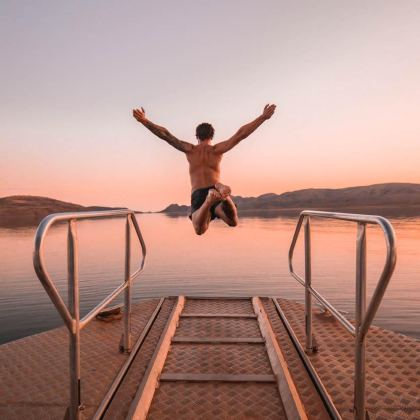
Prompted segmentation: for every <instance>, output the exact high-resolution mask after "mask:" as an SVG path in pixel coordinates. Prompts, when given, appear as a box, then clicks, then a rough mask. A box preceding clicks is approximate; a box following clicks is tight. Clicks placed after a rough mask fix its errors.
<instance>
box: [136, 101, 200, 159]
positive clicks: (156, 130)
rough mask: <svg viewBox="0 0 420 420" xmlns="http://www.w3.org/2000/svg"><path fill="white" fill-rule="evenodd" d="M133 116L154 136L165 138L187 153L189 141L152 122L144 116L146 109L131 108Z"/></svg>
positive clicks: (189, 145) (189, 148) (190, 148)
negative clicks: (180, 138)
mask: <svg viewBox="0 0 420 420" xmlns="http://www.w3.org/2000/svg"><path fill="white" fill-rule="evenodd" d="M133 117H134V118H135V119H136V120H137V121H138V122H139V123H142V124H143V125H144V126H145V127H146V128H148V129H149V130H150V131H151V132H152V133H153V134H154V135H155V136H158V137H159V138H161V139H162V140H165V141H166V142H167V143H169V144H170V145H171V146H173V147H175V149H178V150H179V151H181V152H184V153H187V152H190V151H191V150H192V148H193V145H192V144H191V143H188V142H186V141H182V140H179V139H177V138H176V137H175V136H174V135H172V134H171V133H170V132H169V131H168V130H167V129H166V128H165V127H161V126H160V125H157V124H154V123H152V122H151V121H149V120H148V119H147V118H146V111H145V110H144V109H143V108H141V109H133Z"/></svg>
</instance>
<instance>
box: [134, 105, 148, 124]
mask: <svg viewBox="0 0 420 420" xmlns="http://www.w3.org/2000/svg"><path fill="white" fill-rule="evenodd" d="M133 117H134V118H135V119H136V120H137V121H138V122H140V123H144V122H145V121H146V111H145V110H144V108H143V107H142V108H141V110H140V109H133Z"/></svg>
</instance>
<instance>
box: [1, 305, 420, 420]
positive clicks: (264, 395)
mask: <svg viewBox="0 0 420 420" xmlns="http://www.w3.org/2000/svg"><path fill="white" fill-rule="evenodd" d="M277 302H278V303H279V304H280V306H281V308H282V310H283V311H284V313H285V314H286V316H287V319H288V321H289V323H290V324H291V325H292V327H293V329H294V331H295V333H296V335H297V336H298V338H299V340H300V342H301V343H304V324H303V319H304V314H303V307H302V305H300V304H298V303H295V302H291V301H288V300H284V299H278V300H277ZM157 305H159V300H158V299H152V300H147V301H142V302H140V303H138V304H135V305H133V320H132V325H133V342H135V341H136V340H137V339H138V338H139V337H141V336H142V332H145V331H146V330H147V335H146V334H145V333H143V336H144V340H143V341H142V343H141V346H140V347H139V351H138V353H137V354H136V356H135V358H134V360H133V362H132V364H131V365H130V368H129V370H128V372H127V374H126V375H125V376H124V379H123V381H122V383H121V384H120V385H119V387H118V389H117V391H116V393H115V395H114V397H113V398H112V400H111V401H110V403H109V405H108V407H107V409H106V411H105V412H104V415H103V416H102V418H106V419H112V420H114V419H127V418H133V419H141V418H149V419H178V418H179V419H197V418H200V419H215V418H226V419H227V418H232V419H233V418H235V419H243V418H249V419H251V418H255V419H257V418H258V419H270V418H276V419H281V418H289V419H296V418H310V419H328V418H330V417H329V415H328V413H327V411H326V409H325V407H324V405H323V403H322V400H321V398H320V396H319V395H318V392H317V390H316V388H315V387H314V385H313V383H312V381H311V379H310V377H309V375H308V373H307V371H306V369H305V367H304V365H303V363H302V361H301V359H300V358H299V356H298V354H297V352H296V349H295V347H294V346H293V344H292V342H291V340H290V338H289V336H288V334H287V332H286V330H285V327H284V325H283V323H282V321H281V319H280V318H279V315H278V312H277V311H276V307H275V305H274V302H273V301H272V300H271V299H267V298H265V299H260V298H238V299H229V298H223V297H222V298H217V299H214V298H213V299H210V298H200V299H197V298H183V297H177V298H168V299H165V300H164V302H163V304H162V305H161V307H160V308H159V311H158V313H157V316H156V319H155V320H154V322H153V323H152V324H151V323H150V322H149V324H150V325H151V327H150V329H146V326H147V325H148V321H149V320H150V318H151V316H152V314H153V313H154V312H155V310H156V308H157ZM121 331H122V321H121V320H118V319H116V320H115V321H112V322H107V323H105V322H101V321H99V320H95V321H93V322H92V323H91V324H89V326H88V327H87V328H86V329H85V330H83V332H82V337H81V342H82V348H81V354H82V376H81V390H82V394H81V395H82V402H83V403H84V407H85V408H84V410H83V418H85V419H90V418H93V416H94V415H95V412H96V411H97V410H98V407H99V406H100V404H101V401H102V400H103V398H104V396H105V395H106V393H107V391H108V390H109V388H110V386H111V384H112V382H113V380H114V378H115V377H116V375H117V374H118V372H119V370H120V369H121V367H122V366H123V365H124V363H125V362H126V361H127V358H128V355H126V354H122V353H120V352H119V351H118V344H119V340H120V335H121ZM314 333H315V336H316V339H317V343H318V346H319V351H318V353H315V354H312V355H310V356H309V357H310V359H311V362H312V364H313V366H314V367H315V368H316V370H317V373H318V375H319V376H320V378H321V379H322V381H323V383H324V384H325V387H326V388H327V390H328V392H329V393H330V395H331V397H332V399H333V402H334V404H335V405H336V407H337V409H338V411H339V413H340V415H341V417H342V418H343V419H351V418H352V417H353V413H352V400H353V354H352V352H353V337H352V336H351V335H349V334H348V333H347V332H346V331H345V330H344V329H343V328H342V327H341V326H340V324H338V323H337V322H336V321H335V320H334V319H333V318H332V317H331V316H328V314H327V313H323V312H321V311H315V312H314ZM68 384H69V376H68V337H67V331H66V330H65V329H64V328H59V329H55V330H52V331H48V332H45V333H42V334H37V335H34V336H30V337H26V338H24V339H21V340H17V341H14V342H11V343H7V344H4V345H2V346H0V418H1V419H32V418H33V419H62V418H63V417H64V414H65V411H66V407H67V405H68V400H69V391H68V389H69V387H68ZM419 398H420V343H419V342H418V341H416V340H414V339H411V338H409V337H405V336H402V335H400V334H396V333H393V332H391V331H386V330H382V329H379V328H375V327H374V328H372V329H371V331H370V333H369V335H368V342H367V409H368V411H369V414H370V417H371V418H377V419H401V418H403V419H410V418H412V419H415V418H420V399H419Z"/></svg>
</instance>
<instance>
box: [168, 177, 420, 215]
mask: <svg viewBox="0 0 420 420" xmlns="http://www.w3.org/2000/svg"><path fill="white" fill-rule="evenodd" d="M232 198H233V200H234V201H235V203H236V205H237V206H238V211H239V212H240V213H246V214H250V215H251V214H252V213H261V212H267V213H269V212H274V213H286V214H297V213H299V212H300V211H301V210H303V209H312V210H330V211H335V210H336V211H348V212H350V211H354V212H367V213H376V214H383V215H388V216H399V215H419V214H420V184H408V183H387V184H375V185H369V186H361V187H349V188H338V189H331V188H309V189H304V190H298V191H291V192H285V193H283V194H275V193H268V194H263V195H260V196H258V197H241V196H233V197H232ZM189 209H190V207H189V206H184V205H178V204H171V205H170V206H168V207H166V208H165V209H164V210H162V213H166V214H168V215H184V214H188V212H189Z"/></svg>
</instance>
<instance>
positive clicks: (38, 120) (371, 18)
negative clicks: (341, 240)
mask: <svg viewBox="0 0 420 420" xmlns="http://www.w3.org/2000/svg"><path fill="white" fill-rule="evenodd" d="M419 22H420V1H418V0H400V1H396V0H392V1H389V0H377V1H373V0H371V1H369V0H367V1H366V0H363V1H352V2H345V1H337V0H320V1H312V0H307V1H303V0H299V1H293V0H289V1H279V0H272V1H268V0H261V1H258V2H257V1H255V0H252V1H248V0H235V1H234V0H214V1H211V2H210V1H204V0H189V1H169V0H168V1H103V0H102V1H93V0H92V1H85V0H83V1H82V0H72V1H66V2H63V1H56V0H54V1H46V0H40V1H36V2H35V1H33V2H30V1H18V0H3V1H2V2H1V5H0V46H1V47H0V48H1V66H0V154H1V165H0V196H7V195H15V194H31V195H43V196H48V197H53V198H58V199H61V200H65V201H72V202H76V203H80V204H85V205H95V204H97V205H111V206H127V207H131V208H133V209H138V210H160V209H162V208H163V207H165V206H166V205H168V204H170V203H174V202H178V203H184V204H186V203H188V202H189V199H190V185H189V176H188V167H187V162H186V159H185V156H184V155H183V154H182V153H180V152H178V151H177V150H175V149H172V148H171V147H170V146H168V145H167V144H166V143H164V142H163V141H162V140H159V139H158V138H155V137H154V136H153V135H152V134H151V133H149V132H148V131H147V130H146V129H145V128H144V127H142V126H141V125H140V124H139V123H137V122H136V121H135V120H134V119H133V118H132V116H131V112H132V111H131V110H132V108H134V107H140V106H144V108H145V109H146V112H147V116H148V117H149V118H150V119H151V120H152V121H154V122H156V123H158V124H161V125H164V126H166V127H167V128H168V129H169V130H170V131H171V132H172V133H173V134H174V135H176V136H177V137H179V138H180V139H183V140H186V141H191V142H195V141H196V140H195V137H194V130H195V127H196V125H197V124H198V123H200V122H202V121H208V122H211V123H212V124H213V125H214V127H215V129H216V134H215V141H216V142H217V141H219V140H224V139H226V138H227V137H229V136H230V135H232V134H233V133H234V132H235V131H236V130H237V129H238V128H239V127H240V126H241V125H242V124H244V123H247V122H249V121H250V120H252V119H254V118H255V117H256V116H258V114H259V113H260V112H261V111H262V109H263V106H264V105H265V104H266V103H267V102H273V103H276V104H277V112H276V114H275V116H274V117H273V118H272V119H271V120H269V121H268V122H266V123H265V125H263V126H262V127H261V128H260V129H259V130H258V131H257V132H255V133H254V134H253V135H252V136H251V137H249V138H248V139H246V140H244V141H243V143H241V144H240V145H239V146H238V147H237V148H236V149H234V150H232V151H230V152H229V153H228V154H226V156H225V157H224V161H223V164H222V165H223V166H222V170H223V173H222V181H224V182H225V183H227V184H228V185H231V187H232V190H233V194H235V195H242V196H251V195H253V196H255V195H259V194H263V193H267V192H277V193H281V192H284V191H288V190H295V189H301V188H310V187H329V188H335V187H344V186H353V185H367V184H373V183H380V182H420V164H419V162H420V23H419Z"/></svg>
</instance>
